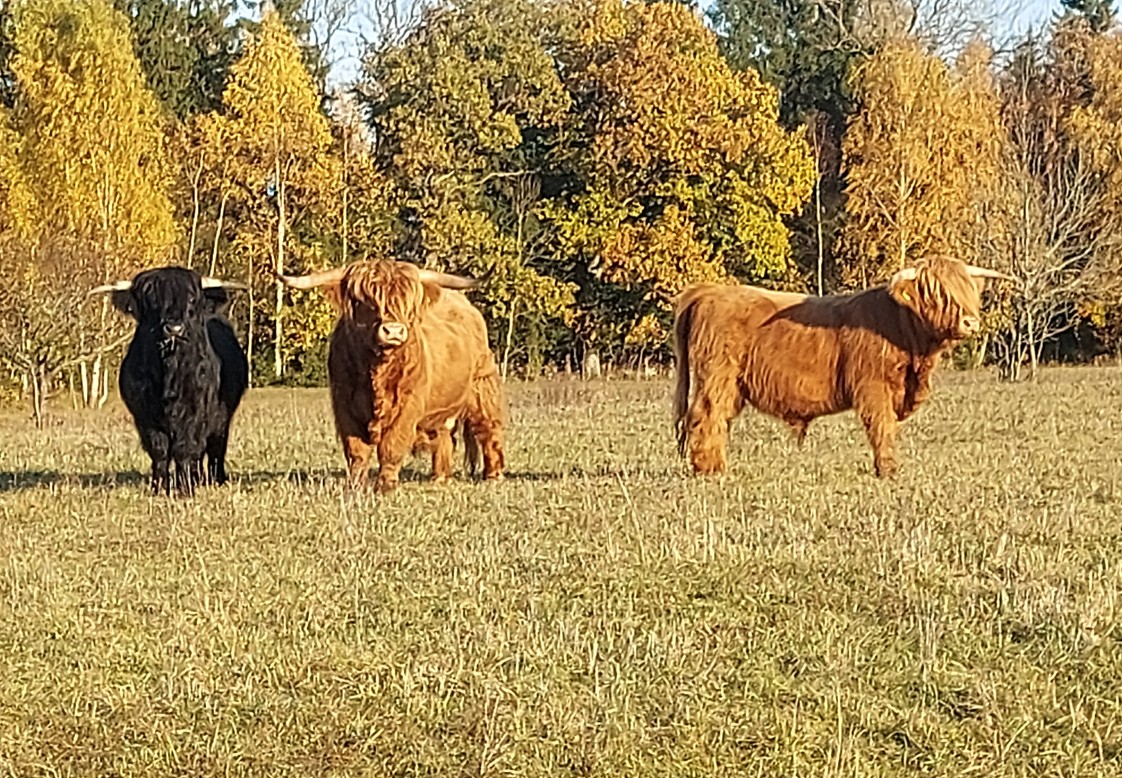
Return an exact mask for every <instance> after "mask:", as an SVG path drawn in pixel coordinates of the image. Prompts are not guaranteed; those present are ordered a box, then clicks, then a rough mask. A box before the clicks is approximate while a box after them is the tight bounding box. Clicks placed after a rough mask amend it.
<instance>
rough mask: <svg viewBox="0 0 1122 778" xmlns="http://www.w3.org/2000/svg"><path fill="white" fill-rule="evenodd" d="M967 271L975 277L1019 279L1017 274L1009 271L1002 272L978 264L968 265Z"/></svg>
mask: <svg viewBox="0 0 1122 778" xmlns="http://www.w3.org/2000/svg"><path fill="white" fill-rule="evenodd" d="M966 272H967V273H969V274H970V275H971V276H973V277H974V278H997V279H1000V280H1002V281H1019V280H1020V279H1018V278H1017V277H1016V276H1011V275H1008V274H1007V273H1000V272H998V271H996V270H990V269H989V268H986V267H978V266H976V265H967V266H966Z"/></svg>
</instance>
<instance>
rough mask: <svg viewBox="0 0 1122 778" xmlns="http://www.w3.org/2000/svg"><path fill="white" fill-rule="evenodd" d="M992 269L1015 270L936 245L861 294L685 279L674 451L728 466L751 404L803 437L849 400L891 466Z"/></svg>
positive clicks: (973, 329)
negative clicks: (986, 265)
mask: <svg viewBox="0 0 1122 778" xmlns="http://www.w3.org/2000/svg"><path fill="white" fill-rule="evenodd" d="M986 278H1004V279H1009V278H1010V277H1009V276H1006V275H1004V274H1002V273H997V272H995V271H992V270H985V269H983V268H978V267H973V266H971V265H967V264H965V263H963V262H960V261H959V260H956V259H950V258H947V257H940V256H933V257H928V258H926V259H925V260H922V261H920V262H919V263H917V265H916V266H915V267H911V268H905V269H903V270H901V271H900V272H898V273H897V274H896V275H895V276H894V277H893V278H892V280H891V281H890V282H889V283H888V284H887V285H886V286H880V287H876V288H873V289H868V290H866V291H864V292H858V293H856V294H847V295H832V296H826V297H810V296H807V295H802V294H792V293H789V292H773V291H769V290H767V289H760V288H758V287H752V286H728V285H713V284H705V285H698V286H694V287H691V288H689V289H687V290H685V291H684V292H683V293H682V294H681V296H680V297H679V298H678V302H677V309H676V311H675V320H674V351H675V355H676V358H677V376H678V384H677V389H676V392H675V396H674V415H675V425H676V428H677V429H676V431H677V433H678V451H679V453H680V454H681V455H682V456H685V455H686V453H687V452H688V453H689V457H690V462H691V463H692V465H693V469H694V471H695V472H698V473H715V472H721V471H723V470H724V469H725V467H726V465H727V460H726V448H727V443H728V428H729V423H730V422H731V421H732V419H733V418H735V417H736V415H737V414H739V413H740V411H741V410H742V409H743V408H744V405H745V403H748V404H751V405H752V406H754V407H755V408H756V409H758V410H760V411H763V412H764V413H767V414H770V415H772V416H775V417H777V418H779V419H781V420H783V421H784V422H786V423H787V424H788V425H789V426H790V427H791V429H792V430H793V431H794V433H795V436H796V438H797V439H798V441H799V442H800V443H801V442H802V440H803V437H804V436H805V435H806V428H807V425H808V424H810V422H811V421H812V420H814V419H816V418H818V417H819V416H825V415H828V414H832V413H839V412H841V411H845V410H849V409H850V408H852V409H854V410H855V411H856V412H857V414H858V415H859V416H860V417H861V421H862V423H863V424H864V425H865V431H866V433H867V434H868V437H869V443H870V444H871V445H872V448H873V463H874V466H875V469H876V474H877V475H878V476H881V477H884V476H890V475H892V474H893V473H894V472H895V471H896V455H895V444H896V430H897V426H898V424H899V422H902V421H903V420H904V419H906V418H908V416H910V415H911V414H912V413H913V412H914V411H915V410H916V408H918V407H919V406H920V404H921V403H922V402H923V401H924V400H926V399H927V397H928V395H929V394H930V393H931V383H930V381H931V374H932V372H933V371H934V369H935V367H936V365H937V364H938V361H939V356H940V355H941V354H942V352H943V351H944V350H945V349H947V348H948V347H949V346H950V345H952V344H953V343H955V342H956V341H959V340H962V339H964V338H968V337H970V336H971V335H975V334H977V333H978V331H979V329H980V326H981V321H980V318H979V315H980V309H981V291H982V287H983V285H984V279H986ZM691 370H692V371H693V376H694V384H695V386H694V388H693V399H692V402H691V401H690V376H691ZM687 405H688V409H687Z"/></svg>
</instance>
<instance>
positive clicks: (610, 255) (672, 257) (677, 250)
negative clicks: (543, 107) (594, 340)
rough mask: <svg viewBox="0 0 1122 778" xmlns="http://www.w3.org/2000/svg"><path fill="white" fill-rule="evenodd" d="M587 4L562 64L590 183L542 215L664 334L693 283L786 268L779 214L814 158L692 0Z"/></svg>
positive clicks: (616, 300) (648, 328)
mask: <svg viewBox="0 0 1122 778" xmlns="http://www.w3.org/2000/svg"><path fill="white" fill-rule="evenodd" d="M584 13H585V14H586V16H585V18H584V24H582V25H576V26H577V27H578V28H579V33H576V42H575V43H574V44H572V50H571V57H572V63H571V65H570V66H568V67H567V68H566V71H565V76H566V80H567V85H568V87H569V90H570V92H571V93H572V94H573V95H574V102H575V104H576V115H577V117H579V120H578V122H577V126H576V127H575V128H574V133H575V134H576V136H577V137H579V138H580V141H579V142H578V143H577V144H575V146H576V147H577V148H578V149H579V152H578V153H576V154H574V155H573V157H572V166H573V168H574V172H575V173H576V175H577V176H578V177H579V178H580V179H582V181H583V184H584V185H583V188H582V191H581V193H580V194H579V195H577V196H575V197H573V198H572V200H571V201H570V202H567V203H564V204H551V205H549V206H547V207H545V208H543V209H542V213H543V215H544V217H545V218H546V219H547V220H549V221H550V222H552V224H553V225H554V226H555V227H556V229H557V242H558V244H559V245H560V246H561V248H562V250H563V251H564V252H565V253H567V254H569V255H575V256H577V257H579V258H581V259H582V260H584V261H590V263H591V264H592V266H593V267H596V266H599V267H600V273H599V274H600V277H601V278H602V279H603V280H604V281H607V282H609V284H611V285H614V286H617V287H622V288H624V289H626V290H628V293H627V294H625V295H623V296H622V299H621V295H619V293H618V292H616V291H613V290H611V289H605V290H603V291H602V293H603V295H604V300H605V305H606V306H608V307H609V308H610V311H609V312H608V314H607V315H609V316H611V317H612V318H614V319H615V320H617V321H628V320H630V321H634V322H639V323H638V324H636V325H635V329H633V330H632V333H631V335H629V336H628V337H630V338H632V339H634V338H640V339H643V338H649V337H655V330H654V329H653V328H652V327H653V325H651V323H650V322H651V321H654V320H657V319H658V317H660V316H661V317H665V316H666V314H667V312H668V310H669V301H670V300H671V299H672V297H673V296H674V295H675V294H676V293H677V292H679V291H681V289H682V288H684V287H685V286H686V285H688V284H689V283H692V282H696V281H715V280H719V279H723V278H726V277H728V276H730V275H733V274H736V275H739V276H741V277H744V278H745V279H747V280H760V279H763V278H769V277H771V278H775V277H779V276H782V275H783V274H784V273H785V272H786V271H787V268H788V263H789V259H790V245H789V241H788V230H787V227H786V226H785V224H784V223H783V217H785V216H789V215H791V214H793V213H795V212H796V211H797V210H798V209H799V208H801V207H802V205H803V204H804V203H805V202H806V200H807V198H808V197H809V194H810V191H811V188H812V186H813V183H814V176H815V168H814V162H813V160H812V158H811V155H810V149H809V147H808V145H807V143H806V141H805V139H804V137H803V134H802V133H801V132H787V131H785V130H784V129H783V127H782V126H781V125H780V124H779V94H778V92H777V91H776V89H775V88H774V87H772V86H771V85H769V84H765V83H764V82H763V81H762V80H761V79H760V77H759V75H758V74H757V73H756V72H755V71H754V70H745V71H743V72H734V71H733V70H732V69H731V68H730V67H729V65H728V63H727V62H726V61H725V59H724V58H723V57H722V56H721V53H720V51H719V49H718V46H717V39H716V36H715V35H714V33H713V32H712V31H711V30H710V29H708V28H707V27H706V26H705V24H704V23H703V22H702V20H701V18H700V16H699V15H698V14H697V12H696V11H694V10H692V9H691V8H690V7H688V6H687V5H686V4H682V3H639V2H631V3H625V2H622V1H621V0H596V2H594V3H593V4H592V5H591V6H589V7H588V8H587V9H585V11H584ZM635 293H638V294H635ZM639 298H641V299H639ZM629 305H635V306H636V307H635V308H634V309H625V308H621V306H629ZM651 316H654V317H655V319H654V320H652V319H650V318H649V317H651ZM643 322H646V323H645V324H644V323H643Z"/></svg>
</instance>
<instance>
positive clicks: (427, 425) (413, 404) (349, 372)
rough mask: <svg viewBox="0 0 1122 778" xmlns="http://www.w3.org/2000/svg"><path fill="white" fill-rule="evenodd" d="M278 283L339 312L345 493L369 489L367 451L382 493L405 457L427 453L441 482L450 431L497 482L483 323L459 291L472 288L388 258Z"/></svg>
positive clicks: (335, 381) (496, 404) (332, 358)
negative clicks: (321, 296) (319, 295)
mask: <svg viewBox="0 0 1122 778" xmlns="http://www.w3.org/2000/svg"><path fill="white" fill-rule="evenodd" d="M281 280H282V281H283V282H284V283H285V284H287V285H288V286H291V287H293V288H296V289H311V288H313V287H321V288H322V289H323V291H324V292H325V293H326V294H327V296H328V298H329V299H330V300H331V301H332V303H333V304H334V305H335V307H336V308H337V309H338V310H339V312H340V314H341V315H340V318H339V322H338V323H337V324H336V325H335V331H334V332H333V333H332V335H331V344H330V350H329V352H328V358H327V371H328V377H329V380H330V383H331V404H332V408H333V410H334V412H335V428H336V431H337V432H338V433H339V438H340V440H341V441H342V443H343V453H344V455H345V456H346V458H347V466H348V468H349V472H350V477H349V480H350V483H351V484H352V485H354V486H358V485H361V484H362V483H364V482H365V481H366V478H367V472H368V470H369V465H370V455H371V452H372V450H373V449H377V452H378V478H377V481H376V486H377V488H378V490H379V491H388V490H390V489H393V488H394V487H395V486H397V483H398V476H399V473H400V470H401V464H402V462H403V460H404V459H405V456H406V455H407V454H408V453H409V452H410V450H413V451H425V450H427V451H431V452H432V475H433V480H434V481H442V480H444V479H446V478H448V477H449V476H450V475H451V474H452V451H453V440H452V433H453V431H454V430H455V429H457V428H459V429H460V430H461V431H462V434H463V437H464V447H465V451H466V453H467V459H468V463H469V465H470V466H471V469H472V471H474V470H475V469H476V467H477V464H478V458H479V452H480V449H482V455H483V474H484V477H486V478H499V477H501V475H502V471H503V425H504V416H505V413H504V401H503V396H502V387H501V385H500V383H499V374H498V371H497V369H496V367H495V360H494V356H493V355H492V353H491V349H490V347H489V346H488V343H487V327H486V324H485V323H484V321H483V315H482V314H481V313H480V312H479V310H478V309H477V308H476V307H475V306H473V305H472V304H471V303H470V302H469V301H468V299H467V297H465V296H464V295H463V293H462V292H461V291H457V290H465V289H472V288H474V287H475V286H476V285H477V284H478V282H477V281H474V280H471V279H467V278H461V277H459V276H453V275H448V274H446V273H436V272H433V271H431V270H424V269H421V268H418V267H417V266H416V265H411V264H409V263H406V262H394V261H392V260H380V261H377V262H355V263H353V264H351V265H348V266H347V267H343V268H336V269H334V270H325V271H323V272H319V273H312V274H310V275H306V276H296V277H293V276H281Z"/></svg>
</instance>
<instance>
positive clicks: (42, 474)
mask: <svg viewBox="0 0 1122 778" xmlns="http://www.w3.org/2000/svg"><path fill="white" fill-rule="evenodd" d="M607 475H615V474H613V473H600V472H583V471H581V472H576V471H574V470H573V469H572V468H568V469H566V470H564V471H556V472H541V471H525V472H518V471H515V472H510V471H508V472H507V473H506V474H505V475H504V480H507V481H515V482H517V481H559V480H562V479H564V478H574V477H575V478H580V477H604V476H607ZM346 477H347V473H346V471H345V470H343V469H341V468H340V469H335V470H309V469H299V470H256V471H249V472H245V473H237V474H232V475H231V479H230V480H231V482H232V483H233V484H234V485H235V486H239V485H240V486H258V485H265V484H272V483H281V482H286V481H287V482H288V483H291V484H294V485H296V486H308V485H311V484H317V483H318V484H331V483H344V482H345V480H346ZM429 477H430V476H429V472H428V470H427V469H424V468H409V467H405V468H403V469H402V471H401V480H402V481H403V482H406V483H421V484H427V483H428V482H429ZM148 479H149V476H148V473H142V472H140V471H138V470H125V471H116V472H115V471H106V472H101V473H64V472H59V471H57V470H19V471H3V472H0V494H8V493H13V492H23V491H29V490H32V489H40V488H50V487H53V486H73V487H78V488H80V489H115V488H135V487H145V488H146V487H147V486H148ZM476 480H478V479H468V478H457V479H454V480H453V481H451V482H450V483H465V484H470V483H474V482H475V481H476ZM204 488H205V487H204ZM438 488H439V487H438Z"/></svg>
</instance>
